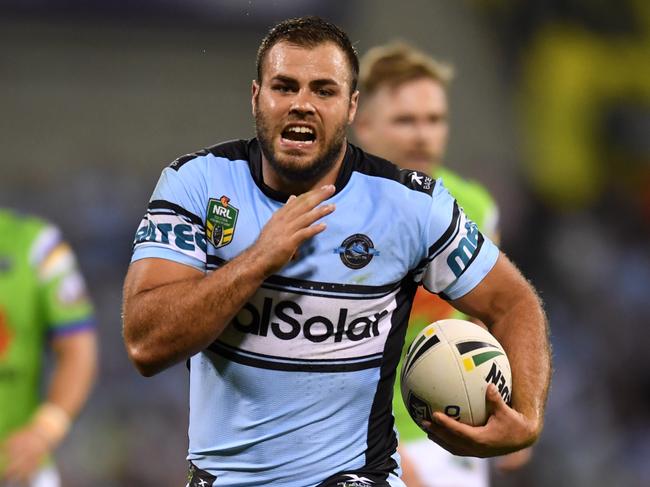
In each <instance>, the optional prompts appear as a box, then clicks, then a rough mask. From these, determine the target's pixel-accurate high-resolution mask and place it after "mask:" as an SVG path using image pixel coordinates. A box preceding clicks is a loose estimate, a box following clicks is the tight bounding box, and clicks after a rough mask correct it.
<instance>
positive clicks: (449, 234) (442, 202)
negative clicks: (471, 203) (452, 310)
mask: <svg viewBox="0 0 650 487" xmlns="http://www.w3.org/2000/svg"><path fill="white" fill-rule="evenodd" d="M425 239H426V240H427V245H428V251H427V258H426V259H425V262H424V263H423V264H422V265H421V266H420V269H422V272H421V273H420V274H419V275H418V276H417V277H418V278H421V280H422V284H423V286H424V287H425V288H426V289H427V290H428V291H430V292H433V293H436V294H440V295H441V296H442V297H444V298H446V299H457V298H460V297H462V296H464V295H465V294H467V293H468V292H469V291H471V290H472V289H474V287H476V285H477V284H478V283H479V282H481V281H482V280H483V278H484V277H485V276H486V275H487V274H488V272H490V270H491V269H492V267H494V264H495V263H496V261H497V258H498V256H499V249H498V248H497V247H496V245H495V244H494V243H493V242H492V241H491V240H490V239H489V238H487V237H485V236H484V235H483V234H482V233H481V232H480V231H479V229H478V226H477V225H476V223H474V222H473V221H471V220H470V219H469V218H467V216H466V215H465V213H464V212H463V210H462V208H461V207H460V206H459V205H458V202H457V201H456V200H455V199H454V198H453V197H452V196H451V194H450V193H449V191H447V189H446V188H445V187H444V185H443V184H442V182H441V181H440V180H438V181H437V183H436V188H435V189H434V192H433V194H432V206H431V209H430V215H429V221H428V226H427V232H426V236H425Z"/></svg>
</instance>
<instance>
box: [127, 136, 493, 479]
mask: <svg viewBox="0 0 650 487" xmlns="http://www.w3.org/2000/svg"><path fill="white" fill-rule="evenodd" d="M261 174H262V171H261V154H260V149H259V145H258V143H257V140H256V139H252V140H250V141H243V140H242V141H235V142H228V143H225V144H221V145H217V146H214V147H212V148H210V149H206V150H203V151H200V152H198V153H195V154H192V155H190V156H185V157H183V158H180V159H178V160H176V161H174V163H172V165H171V166H170V167H168V168H166V169H165V170H164V171H163V173H162V176H161V178H160V181H159V182H158V185H157V187H156V189H155V191H154V193H153V196H152V197H151V201H150V203H149V207H148V211H147V214H146V215H145V217H144V219H143V221H142V223H141V225H140V228H139V229H138V231H137V234H136V239H135V248H134V254H133V261H136V260H139V259H143V258H147V257H158V258H163V259H169V260H173V261H175V262H179V263H182V264H185V265H189V266H193V267H195V268H197V269H200V270H201V271H204V272H212V271H214V270H216V269H218V268H219V267H221V266H223V265H224V264H225V263H226V262H228V261H230V260H231V259H233V258H234V257H236V256H237V255H239V254H240V253H241V252H243V251H244V250H245V249H246V248H248V247H250V246H251V245H252V244H253V243H254V242H255V240H256V239H257V237H258V235H259V233H260V231H261V230H262V228H263V227H264V225H265V224H266V223H267V222H268V220H269V219H270V218H271V216H272V215H273V213H274V212H275V211H277V210H278V209H279V208H281V207H282V205H283V204H284V203H285V202H286V199H287V195H283V194H280V193H278V192H276V191H274V190H273V189H271V188H269V187H268V186H266V185H265V184H264V182H263V181H262V176H261ZM335 184H336V188H337V190H336V194H334V195H333V196H332V197H331V198H330V200H329V201H328V202H331V203H334V204H335V205H336V210H335V211H334V212H333V213H332V214H330V215H328V216H326V217H325V218H324V219H323V221H324V222H326V223H327V229H326V230H325V231H324V232H322V233H320V234H318V235H316V236H315V237H314V238H312V239H311V240H309V241H308V242H306V243H305V244H304V245H303V246H302V247H301V248H300V251H299V254H298V255H299V258H298V259H297V260H295V261H292V262H290V263H289V264H287V265H286V266H285V267H284V268H283V269H282V270H281V271H280V272H279V273H278V274H277V275H274V276H272V277H271V278H269V279H268V280H266V281H265V282H264V284H263V285H262V286H261V287H260V289H259V290H258V291H257V292H256V293H255V294H254V295H253V297H252V298H251V299H250V301H249V302H248V303H247V304H246V305H245V306H244V307H243V308H242V309H241V311H240V312H239V313H238V314H237V316H236V317H235V318H234V319H233V321H232V322H231V323H230V324H229V326H228V327H227V328H226V330H225V331H224V332H223V333H222V335H221V336H220V337H219V338H218V339H217V340H216V341H215V342H214V343H213V344H212V345H211V346H210V347H208V349H206V350H204V351H202V352H200V353H198V354H196V355H194V356H193V357H192V358H191V361H190V428H189V437H190V445H189V455H188V459H189V460H190V461H191V462H192V464H193V465H194V466H193V467H192V468H193V469H194V470H196V471H197V472H200V473H199V474H197V475H199V476H200V478H201V481H202V482H205V481H206V480H207V481H209V482H212V484H213V485H214V486H233V487H234V486H238V487H239V486H260V485H269V486H277V487H314V486H326V485H327V486H330V485H331V486H351V485H357V486H365V485H368V486H382V485H402V484H401V483H400V481H399V479H397V477H398V476H399V473H400V472H399V459H398V457H397V454H396V446H397V439H396V435H395V432H394V429H393V417H392V413H391V400H392V393H393V381H394V379H395V370H396V367H397V363H398V361H399V358H400V353H401V349H402V346H403V342H404V334H405V331H406V324H407V321H408V316H409V312H410V308H411V303H412V300H413V295H414V293H415V290H416V288H417V286H418V284H423V285H424V286H425V287H426V288H427V289H428V290H430V291H431V292H434V293H438V294H440V295H442V296H443V297H445V298H446V299H456V298H459V297H461V296H463V295H464V294H466V293H467V292H469V291H470V290H471V289H473V288H474V287H475V286H476V285H477V284H478V283H479V282H480V281H481V280H482V279H483V278H484V277H485V275H486V274H487V273H488V272H489V271H490V269H491V268H492V267H493V266H494V263H495V262H496V259H497V256H498V252H499V251H498V249H497V248H496V247H495V246H494V244H493V243H492V242H491V241H490V240H489V239H487V238H484V237H483V236H482V235H481V234H480V232H479V231H478V229H477V227H476V225H475V224H474V223H472V222H471V221H469V220H468V219H467V218H466V217H465V215H464V214H463V212H462V210H461V209H459V207H458V205H457V204H456V202H455V201H454V199H453V198H452V197H451V196H450V194H449V193H448V191H447V190H446V189H445V188H444V187H443V186H442V184H441V183H440V182H439V181H437V182H436V181H434V180H432V179H431V178H429V177H428V176H426V175H424V174H421V173H417V172H414V171H406V170H400V169H398V168H397V167H396V166H394V165H392V164H390V163H389V162H387V161H384V160H382V159H379V158H376V157H373V156H369V155H367V154H365V153H364V152H363V151H361V150H360V149H358V148H357V147H355V146H353V145H348V146H347V151H346V155H345V158H344V161H343V166H342V168H341V171H340V174H339V176H338V179H337V182H336V183H335ZM188 325H190V326H191V324H188ZM197 478H198V477H197ZM355 478H356V479H365V480H355ZM350 479H352V480H350ZM353 482H358V483H356V484H354V483H353ZM363 482H367V483H365V484H364V483H363ZM196 485H199V483H197V484H196ZM202 485H207V484H205V483H204V484H202Z"/></svg>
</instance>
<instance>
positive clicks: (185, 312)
mask: <svg viewBox="0 0 650 487" xmlns="http://www.w3.org/2000/svg"><path fill="white" fill-rule="evenodd" d="M257 261H258V256H257V251H256V248H255V247H251V248H250V249H248V250H247V251H245V252H243V253H242V254H240V255H239V256H238V257H236V258H235V259H233V260H232V261H231V262H229V263H228V264H226V265H225V266H224V267H221V268H219V269H217V270H216V271H214V272H212V273H210V274H208V275H203V276H196V277H192V278H189V279H186V280H181V281H176V282H171V283H168V284H164V285H161V286H158V287H155V288H153V289H144V290H141V291H139V292H137V293H130V292H129V289H128V284H127V285H126V286H125V301H124V316H123V320H124V339H125V342H126V344H127V351H128V353H129V356H130V357H131V359H132V360H133V361H134V363H135V364H136V366H137V367H138V369H139V370H140V372H141V373H143V374H144V375H153V374H154V373H157V372H159V371H161V370H163V369H164V368H166V367H168V366H170V365H172V364H174V363H177V362H179V361H182V360H185V359H187V358H188V357H190V356H192V355H194V354H195V353H197V352H199V351H201V350H203V349H205V348H206V347H207V346H208V345H210V344H211V343H212V342H213V341H214V340H216V339H217V337H218V336H219V335H220V334H221V333H222V332H223V330H224V329H225V328H226V326H227V325H228V323H229V322H230V321H231V320H232V318H233V317H234V316H235V315H236V314H237V313H238V312H239V310H240V309H241V308H242V306H243V305H244V304H245V303H246V301H247V300H248V299H249V298H250V297H251V296H252V295H253V294H254V293H255V291H256V290H257V289H258V288H259V286H260V285H261V283H262V282H263V281H264V279H265V277H266V275H265V273H264V270H263V269H262V268H260V266H259V265H256V263H257ZM127 281H128V279H127Z"/></svg>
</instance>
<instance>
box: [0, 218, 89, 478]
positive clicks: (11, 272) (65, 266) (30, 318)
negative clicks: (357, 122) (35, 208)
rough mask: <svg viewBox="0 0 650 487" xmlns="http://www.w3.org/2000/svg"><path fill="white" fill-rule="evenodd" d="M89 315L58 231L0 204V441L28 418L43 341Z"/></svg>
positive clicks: (85, 323)
mask: <svg viewBox="0 0 650 487" xmlns="http://www.w3.org/2000/svg"><path fill="white" fill-rule="evenodd" d="M92 318H93V317H92V307H91V304H90V301H89V299H88V297H87V295H86V289H85V284H84V281H83V278H82V277H81V274H80V273H79V271H78V269H77V264H76V260H75V257H74V254H73V253H72V250H71V249H70V247H69V246H68V245H67V244H66V243H65V242H64V241H63V240H62V238H61V234H60V232H59V231H58V230H57V229H56V228H55V227H53V226H52V225H49V224H47V223H46V222H44V221H42V220H40V219H37V218H33V217H26V216H23V215H19V214H17V213H13V212H11V211H7V210H2V209H0V443H1V442H2V440H3V439H4V438H6V437H7V436H8V434H9V433H11V432H12V431H13V430H16V429H17V428H19V427H21V426H23V425H25V424H26V423H28V422H29V420H30V419H31V416H32V414H33V413H34V411H35V409H36V408H37V407H38V405H39V403H40V397H39V396H40V386H41V378H42V370H41V369H42V365H43V357H44V352H45V350H44V348H45V346H46V344H47V340H48V339H49V338H51V337H52V336H57V335H61V334H68V333H74V332H77V331H79V330H82V329H85V328H88V327H91V326H93V323H92ZM0 470H1V469H0Z"/></svg>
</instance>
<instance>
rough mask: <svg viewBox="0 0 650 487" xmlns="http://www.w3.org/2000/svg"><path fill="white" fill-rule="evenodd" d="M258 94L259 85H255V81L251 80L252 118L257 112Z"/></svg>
mask: <svg viewBox="0 0 650 487" xmlns="http://www.w3.org/2000/svg"><path fill="white" fill-rule="evenodd" d="M259 94H260V85H259V84H258V83H257V80H255V79H254V80H253V83H252V85H251V108H252V110H253V116H255V112H257V97H258V95H259Z"/></svg>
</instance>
